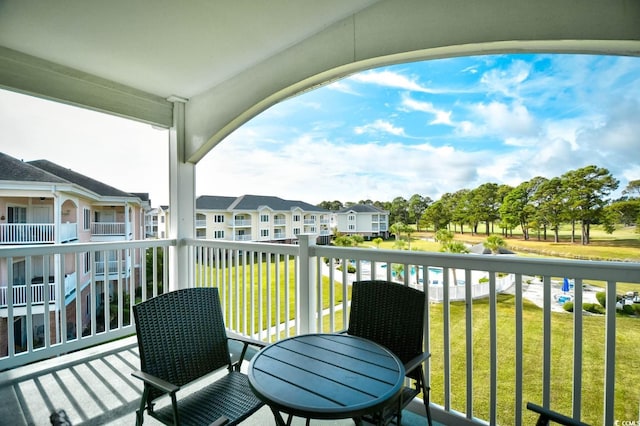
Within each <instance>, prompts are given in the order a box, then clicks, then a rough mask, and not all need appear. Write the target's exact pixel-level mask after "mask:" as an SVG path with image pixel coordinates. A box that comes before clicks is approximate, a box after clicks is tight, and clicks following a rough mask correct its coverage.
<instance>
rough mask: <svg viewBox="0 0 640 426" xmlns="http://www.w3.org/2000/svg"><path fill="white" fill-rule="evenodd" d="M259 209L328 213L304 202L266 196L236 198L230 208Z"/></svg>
mask: <svg viewBox="0 0 640 426" xmlns="http://www.w3.org/2000/svg"><path fill="white" fill-rule="evenodd" d="M260 207H270V208H271V209H273V210H278V211H290V210H291V209H293V208H296V207H299V208H300V209H302V210H304V211H315V212H324V211H328V210H325V209H323V208H321V207H317V206H314V205H312V204H309V203H305V202H304V201H294V200H283V199H282V198H279V197H271V196H267V195H243V196H241V197H238V198H237V199H236V201H235V202H234V203H233V204H232V205H231V206H230V209H231V210H258V208H260Z"/></svg>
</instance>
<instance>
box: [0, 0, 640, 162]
mask: <svg viewBox="0 0 640 426" xmlns="http://www.w3.org/2000/svg"><path fill="white" fill-rule="evenodd" d="M639 22H640V2H638V1H634V0H609V1H606V2H605V1H601V0H583V1H579V2H575V1H573V2H567V1H565V2H558V1H557V0H540V1H537V2H531V1H530V0H516V1H509V2H505V1H504V0H485V1H483V2H469V1H467V0H406V1H402V2H398V1H395V0H379V1H377V0H349V1H344V0H322V1H311V0H269V1H253V0H215V1H204V0H200V1H198V0H191V1H181V2H176V1H172V0H136V1H129V0H113V1H86V0H65V1H62V0H52V1H48V2H45V3H43V2H39V1H35V0H27V1H25V0H0V87H3V88H7V89H10V90H16V91H20V92H23V93H29V94H33V95H36V96H40V97H44V98H49V99H53V100H57V101H61V102H65V103H69V104H75V105H79V106H83V107H87V108H91V109H95V110H99V111H105V112H108V113H112V114H117V115H120V116H125V117H129V118H133V119H136V120H140V121H144V122H148V123H151V124H155V125H159V126H163V127H170V126H171V125H172V123H173V116H172V103H171V102H170V101H171V100H172V99H173V98H172V97H173V96H176V97H179V98H183V99H185V100H187V103H186V107H185V111H186V131H185V133H186V137H185V143H186V152H187V159H188V160H189V161H192V162H197V161H198V160H199V159H200V158H202V156H204V155H205V154H206V152H207V151H208V150H210V149H211V148H212V147H213V146H214V145H215V144H217V143H218V142H219V141H220V140H222V139H223V138H224V137H225V136H226V135H227V134H229V133H230V132H231V131H233V130H234V129H235V128H237V127H238V126H240V125H241V124H242V123H244V122H246V121H247V120H248V119H250V118H251V117H253V116H255V115H256V114H258V113H259V112H261V111H263V110H264V109H266V108H268V107H269V106H271V105H273V104H274V103H276V102H278V101H280V100H282V99H284V98H286V97H288V96H291V95H294V94H296V93H299V92H300V91H303V90H307V89H309V88H312V87H314V86H317V85H319V84H323V83H326V82H327V81H330V80H331V79H335V78H339V77H343V76H345V75H348V74H350V73H353V72H356V71H360V70H363V69H367V68H371V67H375V66H379V65H384V64H391V63H397V62H403V61H408V60H418V59H427V58H438V57H448V56H457V55H465V54H478V53H495V52H522V51H553V52H585V53H610V54H626V55H638V54H640V25H638V23H639Z"/></svg>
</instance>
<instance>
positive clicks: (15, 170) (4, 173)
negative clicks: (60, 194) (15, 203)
mask: <svg viewBox="0 0 640 426" xmlns="http://www.w3.org/2000/svg"><path fill="white" fill-rule="evenodd" d="M0 180H9V181H18V182H43V183H70V182H69V181H67V180H65V179H63V178H61V177H58V176H56V175H54V174H51V173H49V172H47V171H46V170H43V169H41V168H38V167H36V166H34V165H32V164H30V163H25V162H24V161H21V160H18V159H17V158H14V157H11V156H10V155H7V154H4V153H2V152H0Z"/></svg>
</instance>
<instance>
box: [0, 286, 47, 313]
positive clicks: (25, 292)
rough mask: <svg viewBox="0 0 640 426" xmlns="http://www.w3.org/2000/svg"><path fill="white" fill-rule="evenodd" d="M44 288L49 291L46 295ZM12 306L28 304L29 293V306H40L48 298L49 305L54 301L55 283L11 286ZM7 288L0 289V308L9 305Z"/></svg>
mask: <svg viewBox="0 0 640 426" xmlns="http://www.w3.org/2000/svg"><path fill="white" fill-rule="evenodd" d="M45 288H48V289H49V294H48V295H47V294H46V290H45ZM11 290H12V293H13V294H12V297H13V299H12V300H13V306H15V307H19V306H27V304H28V303H29V292H31V304H32V305H41V304H43V303H44V302H45V299H46V298H47V296H48V300H49V302H50V303H53V302H55V301H56V285H55V283H47V284H30V285H29V286H26V285H24V284H19V285H13V286H12V289H11ZM7 292H8V288H7V287H0V308H6V307H7V304H8V303H9V295H8V294H7Z"/></svg>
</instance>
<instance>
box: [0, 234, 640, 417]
mask: <svg viewBox="0 0 640 426" xmlns="http://www.w3.org/2000/svg"><path fill="white" fill-rule="evenodd" d="M299 238H300V239H299V241H298V243H299V244H297V245H296V244H266V243H255V242H253V243H252V242H231V241H214V240H197V239H185V240H182V241H180V244H178V242H177V241H175V240H170V241H169V240H146V241H136V242H118V243H95V244H63V245H62V244H61V245H52V246H32V247H13V248H9V247H0V260H3V259H8V260H10V259H12V258H13V257H23V256H24V257H26V258H27V259H30V258H32V257H33V258H35V257H42V256H44V258H45V259H48V258H50V257H51V258H53V259H55V260H52V262H59V264H58V269H59V270H64V269H65V267H66V266H68V265H69V264H70V262H68V257H69V256H72V257H73V258H74V259H75V261H74V262H71V263H75V267H76V268H77V270H81V268H82V265H83V262H82V259H83V257H82V255H83V253H87V252H88V253H92V259H91V260H92V262H93V261H95V252H100V253H101V255H102V256H107V254H108V253H113V252H115V253H116V255H117V256H118V258H126V254H127V253H131V257H132V259H138V260H137V261H134V262H132V264H134V265H136V272H135V273H132V274H131V276H130V277H129V278H123V277H122V276H120V277H118V278H117V279H116V280H115V282H112V283H111V284H109V288H108V291H105V290H106V289H105V288H104V283H103V282H102V281H100V280H98V279H96V273H95V272H93V274H92V275H91V276H90V277H89V283H88V284H86V283H84V282H83V279H82V277H81V276H80V275H79V278H78V280H76V283H75V285H76V294H82V295H83V297H82V298H78V300H76V301H74V302H72V303H70V304H68V305H67V309H63V310H61V311H60V312H59V313H58V316H59V319H57V321H59V329H60V333H59V336H61V337H57V336H55V335H52V332H50V331H49V330H54V329H55V327H51V326H50V325H51V324H50V323H48V321H54V319H53V318H58V317H56V316H50V315H44V318H45V321H47V323H46V324H44V325H45V326H44V330H45V333H46V336H45V339H44V340H45V342H46V343H45V347H43V348H34V347H33V332H32V331H29V330H30V329H32V328H33V327H26V329H27V333H28V335H27V339H26V340H27V342H28V344H27V346H26V347H25V348H19V349H15V342H16V336H15V335H14V332H16V331H15V330H14V327H8V328H3V330H5V333H6V335H2V336H0V346H3V345H4V346H3V347H4V349H3V350H4V351H5V352H4V353H3V354H2V355H0V370H4V369H7V368H13V367H15V366H18V365H23V364H26V363H29V362H33V361H36V360H38V359H44V358H47V357H51V356H55V355H57V354H60V353H64V352H69V351H71V350H76V349H80V348H84V347H88V346H91V345H95V344H97V343H101V342H106V341H107V340H111V339H114V338H117V337H119V336H123V335H126V334H131V333H133V327H132V324H131V316H130V312H131V309H130V308H131V305H132V304H133V303H135V302H137V301H139V300H144V299H146V298H147V297H150V296H153V295H155V294H157V293H158V292H159V291H161V290H160V288H161V285H160V283H166V282H167V278H168V276H169V270H170V269H169V268H173V266H172V265H169V264H168V260H169V259H170V257H169V256H168V255H167V254H166V252H167V250H166V249H168V248H169V247H170V246H176V247H178V246H180V247H186V250H187V252H188V254H187V258H186V259H185V258H180V257H179V256H176V257H174V258H175V259H176V262H178V259H179V258H180V259H182V260H181V262H182V263H181V265H182V268H184V267H185V266H184V265H187V266H186V267H187V269H188V276H189V277H188V279H186V283H187V284H186V285H187V286H215V287H218V288H219V290H220V293H221V296H222V301H223V306H224V312H225V321H226V325H227V327H228V328H230V329H231V330H233V331H236V332H238V333H241V334H245V335H250V336H253V337H255V338H258V339H262V340H264V341H275V340H278V339H281V338H284V337H286V336H290V335H294V334H301V333H308V332H316V331H323V332H334V331H338V330H341V329H343V328H344V327H345V326H346V324H345V321H344V317H345V316H344V314H345V313H348V310H349V297H350V296H349V295H350V290H349V289H350V287H349V284H351V283H352V282H353V281H354V280H363V279H384V280H388V281H392V282H397V283H398V284H402V285H406V286H413V287H417V288H421V287H422V289H423V290H424V292H425V298H428V299H429V300H432V301H433V300H439V302H437V303H429V304H428V305H427V306H428V307H427V319H428V327H427V328H426V334H425V346H426V349H427V350H428V351H429V352H431V353H432V357H431V359H429V361H428V362H427V363H426V371H427V377H428V382H429V383H430V384H431V387H432V394H431V395H432V406H433V411H434V412H435V413H436V417H437V418H438V420H440V421H441V422H442V423H445V424H450V423H455V422H456V421H460V419H463V420H464V419H466V420H467V422H468V423H470V424H486V423H489V424H515V425H521V424H526V422H524V421H523V418H527V417H526V416H527V413H526V410H525V408H524V407H525V404H526V401H527V400H529V399H535V400H536V401H537V402H539V403H541V404H543V405H548V406H551V407H552V408H554V407H553V404H552V403H551V402H552V401H554V398H555V396H556V393H557V392H568V393H569V394H570V395H571V397H570V399H571V406H570V407H561V408H562V411H563V412H565V413H566V414H569V415H573V416H576V417H579V418H582V419H583V420H584V421H587V422H588V423H596V424H600V423H603V424H613V423H614V420H615V419H619V418H626V417H624V416H625V415H627V414H626V411H625V405H627V404H626V403H625V401H630V400H635V401H638V400H640V390H638V388H637V386H634V385H630V384H628V382H624V381H623V382H620V381H621V380H625V378H626V377H627V376H629V375H631V378H632V380H633V374H632V371H633V369H632V367H630V366H617V365H616V353H633V352H634V351H636V348H635V345H636V344H637V342H630V341H627V340H628V339H626V340H625V339H619V338H617V337H616V336H617V335H623V334H624V331H625V329H624V327H628V326H629V322H628V321H626V320H624V321H623V320H622V319H617V318H616V311H615V309H611V308H610V309H607V310H606V314H605V315H603V316H599V317H593V316H587V315H586V314H584V313H583V311H582V309H581V307H582V306H583V305H585V304H586V302H587V301H588V300H589V299H588V297H591V296H592V295H591V293H589V292H588V291H587V290H586V289H585V288H584V287H583V286H585V285H586V284H587V283H591V282H596V281H597V282H599V283H601V285H602V286H603V288H604V290H606V305H607V306H610V307H613V306H615V304H616V290H617V286H619V285H620V284H621V283H625V284H626V285H627V286H629V285H630V284H631V285H636V286H638V287H639V288H640V264H637V263H621V262H589V261H570V260H557V259H538V258H524V257H502V256H494V255H456V254H444V253H427V252H415V251H399V250H379V249H362V248H340V247H333V246H316V245H314V244H313V243H312V241H313V240H315V236H314V237H311V236H309V235H301V236H299ZM159 251H163V253H164V256H159ZM147 252H149V253H151V255H150V257H149V259H153V260H150V261H151V262H152V265H154V266H155V265H157V259H159V258H160V257H163V258H164V263H163V264H162V265H161V266H159V267H158V266H155V270H154V272H153V277H149V278H150V279H147V277H146V268H144V265H145V262H144V260H142V259H145V257H146V255H145V253H147ZM56 255H60V256H56ZM65 258H67V259H66V261H65ZM185 260H186V261H185ZM47 262H48V261H46V260H45V263H47ZM49 266H50V265H48V264H46V265H44V268H45V269H46V268H49ZM343 266H346V267H343ZM350 269H351V270H352V271H353V272H352V273H350V272H349V270H350ZM47 270H48V269H47ZM421 271H422V272H425V271H426V272H425V273H421ZM454 271H455V273H454ZM67 272H70V271H67ZM436 276H437V277H436ZM562 277H569V278H572V279H573V280H574V281H573V282H574V283H575V286H574V288H573V302H574V304H575V307H574V312H573V313H572V314H568V313H556V312H555V311H556V309H557V307H558V302H557V301H556V300H554V298H553V294H554V291H557V290H558V289H559V284H558V280H560V282H561V280H562ZM28 278H29V277H28ZM1 279H4V277H1ZM436 281H437V284H436V283H435V282H436ZM9 282H10V281H9ZM147 282H150V284H149V286H147V285H142V283H147ZM425 283H426V286H425ZM429 283H431V284H429ZM0 285H2V286H7V284H5V283H4V282H0ZM83 285H84V286H85V287H86V288H85V290H83V291H82V293H81V289H82V288H83ZM65 287H66V286H65ZM534 287H535V288H537V289H538V290H539V299H540V300H539V302H540V305H541V308H539V309H538V311H537V312H538V314H536V318H539V323H536V324H535V325H534V324H532V320H531V308H530V307H529V308H527V309H526V310H525V306H528V305H526V304H525V298H526V297H527V294H528V292H530V291H531V290H532V289H533V288H534ZM8 288H9V289H10V290H11V291H13V286H8ZM463 288H464V294H462V293H461V292H462V289H463ZM501 290H504V291H505V292H506V294H502V293H501V292H500V291H501ZM58 291H64V292H65V293H68V289H67V288H65V289H64V290H60V289H56V292H58ZM131 295H135V297H131ZM54 296H57V294H54ZM456 298H463V300H462V301H461V302H455V301H454V299H456ZM49 299H50V300H51V299H52V298H51V297H50V298H49ZM87 300H88V301H89V302H88V303H89V306H86V304H87ZM76 302H77V303H78V306H74V308H75V309H72V310H70V307H71V305H72V304H74V303H76ZM505 303H507V304H508V307H509V309H508V312H510V314H509V316H506V317H505V316H504V315H505V314H504V311H503V310H499V306H503V305H504V304H505ZM32 304H33V302H32ZM43 306H44V311H45V314H46V313H47V312H51V310H52V309H55V307H53V308H52V307H50V305H48V304H44V305H43ZM103 306H110V308H111V309H104V308H103ZM480 307H484V308H483V309H482V310H481V312H482V313H483V314H482V315H474V312H476V310H477V309H479V308H480ZM25 309H26V310H25ZM30 309H31V308H30V307H29V306H26V307H19V306H15V305H9V306H7V307H6V308H3V310H2V312H1V314H2V315H0V316H1V317H2V318H5V319H6V320H7V321H8V323H13V322H14V321H15V320H16V319H17V318H18V317H19V316H21V315H25V314H26V315H28V312H34V311H30ZM87 311H88V312H90V314H89V315H88V317H87V318H85V317H84V315H83V313H84V312H87ZM558 315H564V317H562V318H565V319H566V318H570V324H572V325H571V326H570V327H569V328H570V329H571V330H570V332H569V335H570V338H566V337H560V335H559V334H558V332H559V331H558V328H557V327H552V323H553V322H555V321H558V318H561V317H558ZM636 320H637V319H632V321H636ZM68 322H72V323H75V324H78V325H79V326H77V327H76V329H78V330H83V331H82V333H80V336H76V337H73V338H67V337H66V336H67V323H68ZM594 322H595V323H596V324H595V327H596V329H598V330H602V336H603V337H602V338H601V339H599V340H598V341H597V342H595V341H591V340H590V338H591V337H592V335H591V334H585V331H584V330H586V329H587V326H588V327H589V329H593V327H594ZM618 322H620V325H619V324H618ZM433 324H438V325H437V326H434V325H433ZM505 324H508V327H509V329H510V330H513V332H510V333H509V334H508V335H506V336H505V335H503V334H502V333H503V332H504V331H503V329H504V327H505ZM633 324H635V323H633ZM532 326H535V327H538V328H539V330H540V331H539V332H537V334H536V335H537V336H538V337H540V339H539V340H538V339H533V340H530V339H529V337H530V336H531V334H530V331H529V328H530V327H532ZM633 326H634V327H637V325H633ZM565 335H566V334H565V333H563V334H562V336H565ZM479 342H482V343H479ZM552 342H553V344H552ZM498 343H499V345H498ZM559 345H560V346H559ZM586 347H588V348H589V350H588V351H586V350H583V348H586ZM0 349H1V348H0ZM558 350H560V351H561V353H562V354H563V355H562V358H563V361H562V365H557V364H556V363H557V360H556V359H557V355H556V354H557V353H558ZM636 352H637V351H636ZM594 353H595V354H599V355H598V356H599V358H598V359H601V361H599V363H598V364H595V365H594V363H593V357H594ZM481 359H484V360H485V362H484V363H480V362H479V361H480V360H481ZM498 360H500V363H499V364H498ZM479 364H480V365H486V366H487V367H486V369H483V370H482V371H480V370H478V367H477V365H479ZM584 365H590V366H591V368H590V370H589V371H583V367H584ZM616 368H623V369H624V368H630V370H629V371H627V372H628V373H629V374H626V373H625V372H624V371H622V372H618V374H616ZM559 369H560V370H559ZM558 371H562V374H558ZM505 372H508V377H507V378H506V379H505V378H504V374H505ZM531 374H533V375H534V376H535V378H536V379H535V380H531V377H532V376H531ZM505 386H509V389H511V388H513V391H510V397H509V398H506V399H502V398H498V396H499V395H502V393H501V392H502V391H501V390H500V389H503V388H504V387H505ZM566 386H568V387H569V388H568V389H567V388H566ZM619 388H621V389H623V390H624V393H620V395H624V399H625V400H624V401H616V395H618V391H617V390H618V389H619ZM558 389H560V390H558ZM585 389H589V391H587V390H585ZM462 395H463V396H462ZM461 401H462V402H461ZM481 407H486V411H485V408H481ZM584 407H589V408H588V409H587V408H584ZM593 407H601V409H600V408H596V409H595V414H594V408H593ZM636 408H637V407H636ZM583 410H585V412H583ZM587 410H588V412H586V411H587ZM456 419H457V420H456Z"/></svg>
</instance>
